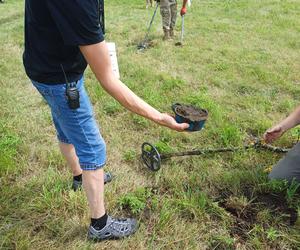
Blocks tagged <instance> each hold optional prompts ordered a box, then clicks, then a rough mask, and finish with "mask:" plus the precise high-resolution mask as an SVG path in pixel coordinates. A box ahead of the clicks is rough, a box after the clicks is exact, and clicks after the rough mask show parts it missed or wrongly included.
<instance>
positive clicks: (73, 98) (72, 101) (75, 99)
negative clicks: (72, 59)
mask: <svg viewBox="0 0 300 250" xmlns="http://www.w3.org/2000/svg"><path fill="white" fill-rule="evenodd" d="M60 66H61V69H62V71H63V73H64V77H65V80H66V86H67V87H66V96H67V100H68V105H69V108H70V109H78V108H79V107H80V102H79V91H78V89H77V86H76V85H77V84H76V83H69V82H68V79H67V76H66V73H65V70H64V67H63V66H62V64H61V65H60Z"/></svg>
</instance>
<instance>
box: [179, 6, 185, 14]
mask: <svg viewBox="0 0 300 250" xmlns="http://www.w3.org/2000/svg"><path fill="white" fill-rule="evenodd" d="M185 14H186V7H182V8H181V11H180V15H181V16H184V15H185Z"/></svg>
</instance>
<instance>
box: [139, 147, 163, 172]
mask: <svg viewBox="0 0 300 250" xmlns="http://www.w3.org/2000/svg"><path fill="white" fill-rule="evenodd" d="M142 160H143V162H144V163H145V165H146V166H147V167H148V168H149V169H150V170H151V171H158V170H159V169H160V165H161V158H160V154H159V153H158V151H157V149H156V148H155V147H154V146H153V145H152V144H150V143H148V142H144V143H143V145H142Z"/></svg>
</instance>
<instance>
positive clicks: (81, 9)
mask: <svg viewBox="0 0 300 250" xmlns="http://www.w3.org/2000/svg"><path fill="white" fill-rule="evenodd" d="M99 7H100V6H99V0H25V51H24V54H23V63H24V66H25V70H26V73H27V75H28V76H29V78H30V79H32V80H34V81H37V82H41V83H46V84H59V83H64V82H65V78H64V75H63V72H62V68H61V65H63V68H64V70H65V72H66V75H67V78H68V81H70V82H72V81H77V80H79V79H80V78H81V76H82V74H83V72H84V70H85V68H86V66H87V63H86V61H85V59H84V57H83V55H82V54H81V52H80V50H79V47H78V46H79V45H89V44H95V43H99V42H102V41H103V40H104V37H103V34H102V30H101V27H100V20H99V19H100V12H99V9H100V8H99Z"/></svg>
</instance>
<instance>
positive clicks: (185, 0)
mask: <svg viewBox="0 0 300 250" xmlns="http://www.w3.org/2000/svg"><path fill="white" fill-rule="evenodd" d="M187 2H188V0H183V1H182V8H185V7H186V4H187Z"/></svg>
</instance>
